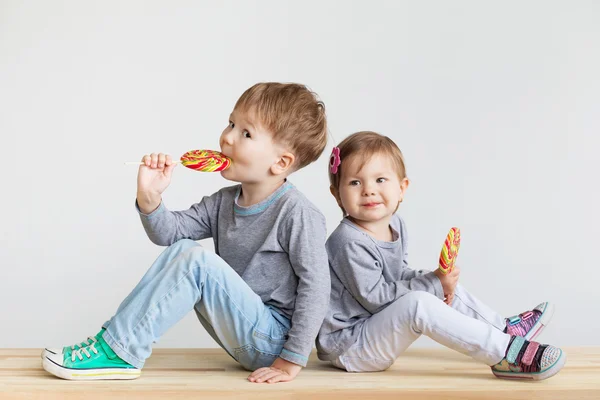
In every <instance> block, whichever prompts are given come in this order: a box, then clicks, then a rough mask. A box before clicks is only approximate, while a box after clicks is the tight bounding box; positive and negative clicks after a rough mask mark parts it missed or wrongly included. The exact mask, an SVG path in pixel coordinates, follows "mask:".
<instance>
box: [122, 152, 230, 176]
mask: <svg viewBox="0 0 600 400" xmlns="http://www.w3.org/2000/svg"><path fill="white" fill-rule="evenodd" d="M175 162H176V163H181V164H183V165H184V166H185V167H187V168H189V169H193V170H194V171H201V172H218V171H223V170H226V169H227V168H229V166H230V165H231V158H229V157H227V156H225V155H224V154H223V153H220V152H218V151H214V150H190V151H188V152H186V153H185V154H184V155H182V156H181V159H180V161H175ZM125 164H127V165H130V164H135V165H141V164H143V162H141V161H140V162H126V163H125Z"/></svg>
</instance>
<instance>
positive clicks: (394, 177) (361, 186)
mask: <svg viewBox="0 0 600 400" xmlns="http://www.w3.org/2000/svg"><path fill="white" fill-rule="evenodd" d="M407 186H408V179H406V178H405V179H404V180H402V181H400V178H399V177H398V173H397V172H396V169H395V168H394V165H393V163H392V161H391V160H390V159H389V158H388V157H385V156H382V155H379V154H374V155H373V156H372V157H371V159H370V160H368V161H367V162H366V163H364V164H362V165H361V162H360V157H350V158H349V159H347V160H344V167H343V168H342V176H341V177H340V186H339V190H338V196H336V199H337V200H338V202H341V205H342V207H343V208H344V210H346V213H348V214H349V215H350V216H351V217H352V218H354V219H355V220H357V221H364V222H378V221H380V220H383V219H385V218H388V217H391V216H392V215H393V214H394V213H395V212H396V210H397V208H398V204H399V203H400V201H401V200H402V198H403V196H404V191H405V190H406V187H407Z"/></svg>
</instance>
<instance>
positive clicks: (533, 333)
mask: <svg viewBox="0 0 600 400" xmlns="http://www.w3.org/2000/svg"><path fill="white" fill-rule="evenodd" d="M553 315H554V304H553V303H546V308H544V311H542V315H541V316H540V319H538V321H537V322H536V323H535V325H534V326H533V327H532V328H531V329H530V330H529V332H527V334H526V335H525V339H526V340H529V341H532V340H534V339H535V338H536V337H538V336H539V335H540V334H541V333H542V332H543V331H544V329H545V328H546V326H547V325H548V324H549V323H550V320H551V319H552V316H553Z"/></svg>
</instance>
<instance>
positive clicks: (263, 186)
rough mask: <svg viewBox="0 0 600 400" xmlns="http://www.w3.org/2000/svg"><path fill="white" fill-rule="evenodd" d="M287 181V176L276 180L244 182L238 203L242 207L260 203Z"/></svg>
mask: <svg viewBox="0 0 600 400" xmlns="http://www.w3.org/2000/svg"><path fill="white" fill-rule="evenodd" d="M285 182H286V178H283V179H278V180H274V181H262V182H254V183H243V182H242V190H241V192H240V197H238V201H237V202H238V205H240V206H242V207H250V206H251V205H254V204H258V203H260V202H261V201H263V200H264V199H266V198H267V197H269V196H270V195H272V194H273V193H275V191H276V190H277V189H279V188H280V187H281V186H282V185H283V184H284V183H285Z"/></svg>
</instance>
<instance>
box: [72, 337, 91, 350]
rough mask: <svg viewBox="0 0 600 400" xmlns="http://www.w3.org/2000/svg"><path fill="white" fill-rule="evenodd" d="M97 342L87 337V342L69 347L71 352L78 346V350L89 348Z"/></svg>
mask: <svg viewBox="0 0 600 400" xmlns="http://www.w3.org/2000/svg"><path fill="white" fill-rule="evenodd" d="M96 342H97V340H96V338H95V337H93V336H88V338H87V342H81V343H79V344H74V345H73V346H71V350H75V346H79V348H80V349H82V348H84V347H87V346H89V345H90V344H94V343H96Z"/></svg>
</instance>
